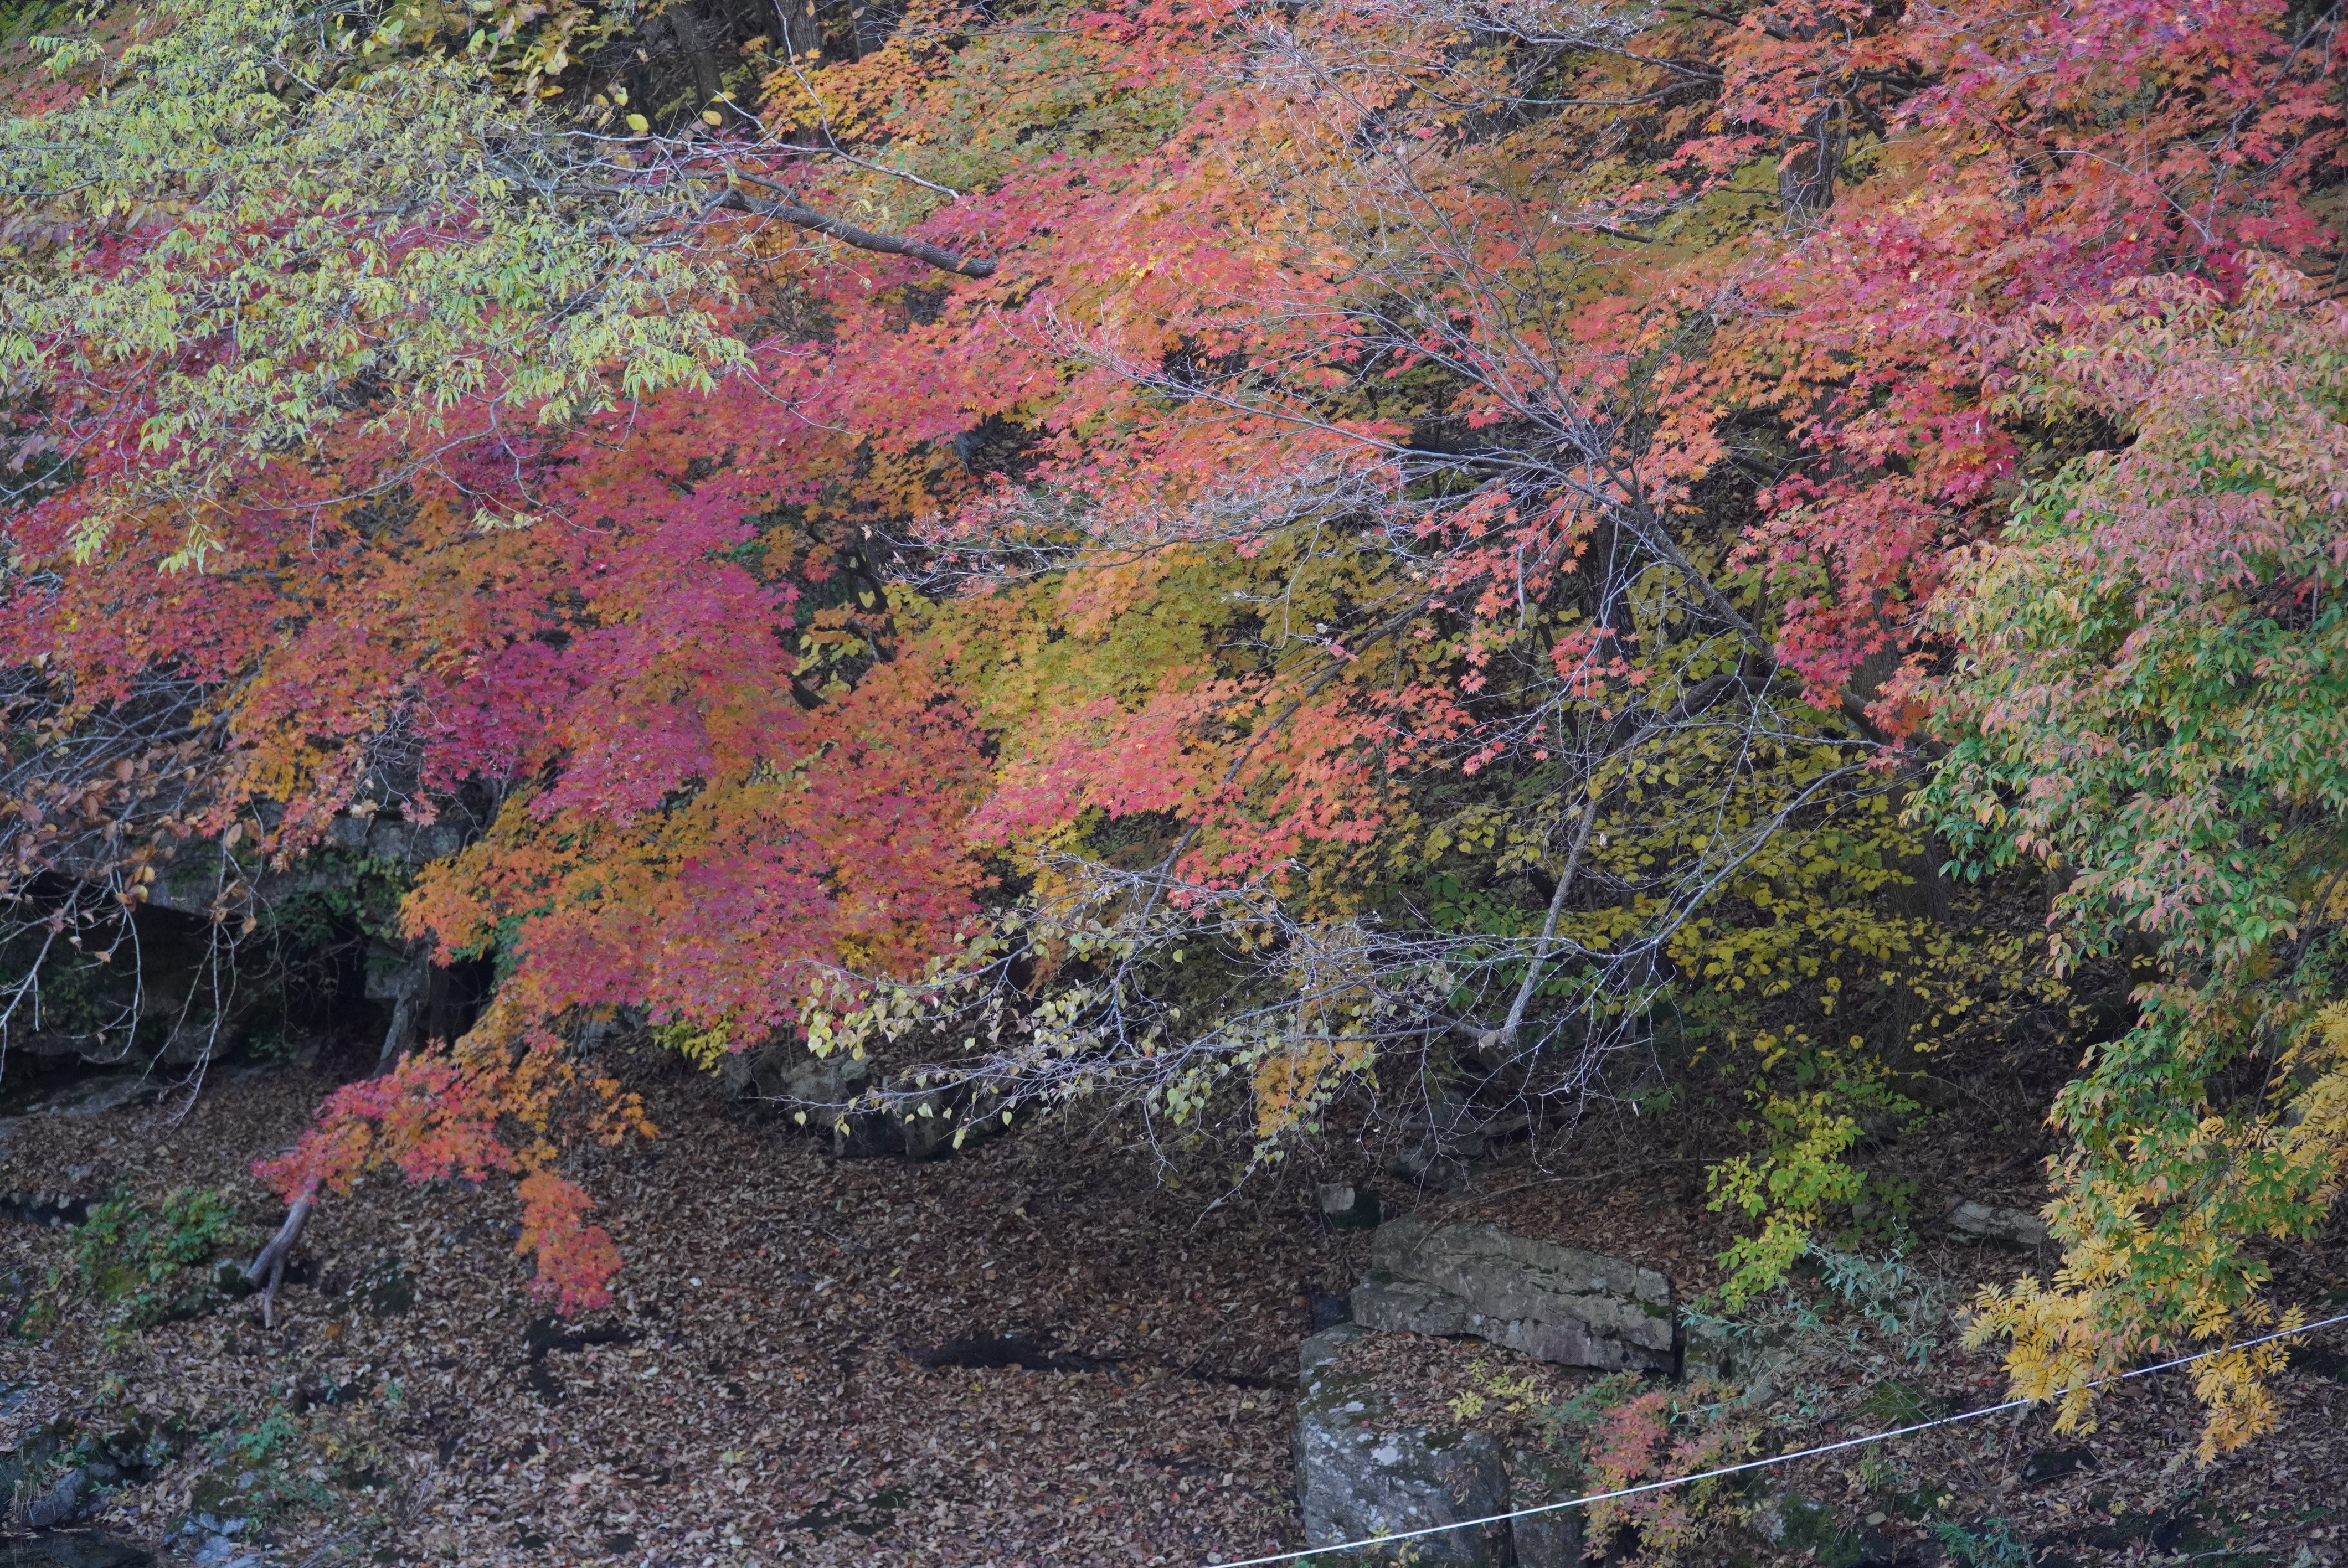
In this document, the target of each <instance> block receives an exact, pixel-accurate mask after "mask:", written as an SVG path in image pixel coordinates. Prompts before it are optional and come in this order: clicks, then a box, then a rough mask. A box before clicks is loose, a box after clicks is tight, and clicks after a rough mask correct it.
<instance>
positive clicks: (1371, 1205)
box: [1320, 1182, 1379, 1231]
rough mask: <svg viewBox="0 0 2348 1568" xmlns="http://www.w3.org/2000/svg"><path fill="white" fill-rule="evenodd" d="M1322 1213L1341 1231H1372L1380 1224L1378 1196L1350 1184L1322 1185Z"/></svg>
mask: <svg viewBox="0 0 2348 1568" xmlns="http://www.w3.org/2000/svg"><path fill="white" fill-rule="evenodd" d="M1320 1197H1321V1213H1322V1214H1323V1216H1324V1217H1325V1218H1326V1219H1327V1220H1328V1222H1329V1223H1330V1225H1333V1226H1334V1227H1335V1228H1336V1229H1338V1230H1341V1231H1352V1230H1372V1229H1375V1227H1376V1225H1377V1223H1378V1217H1379V1215H1378V1195H1377V1194H1375V1193H1374V1192H1372V1191H1370V1190H1369V1189H1368V1188H1367V1187H1357V1186H1354V1184H1352V1183H1350V1182H1323V1184H1321V1194H1320Z"/></svg>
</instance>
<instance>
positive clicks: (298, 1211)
mask: <svg viewBox="0 0 2348 1568" xmlns="http://www.w3.org/2000/svg"><path fill="white" fill-rule="evenodd" d="M311 1205H312V1200H311V1199H309V1198H306V1197H304V1198H296V1199H294V1200H293V1206H292V1207H290V1208H288V1209H287V1210H286V1211H285V1223H284V1224H283V1225H279V1226H278V1227H277V1234H276V1235H273V1236H271V1237H270V1238H269V1245H267V1246H264V1247H263V1248H262V1249H261V1254H260V1255H259V1256H257V1257H255V1258H254V1259H253V1260H252V1267H250V1268H248V1269H246V1270H245V1271H244V1281H245V1283H246V1284H247V1285H262V1281H263V1276H267V1279H268V1283H267V1284H266V1285H265V1286H263V1288H262V1292H261V1322H262V1327H265V1328H274V1327H276V1326H277V1324H276V1315H277V1287H278V1286H280V1285H282V1284H283V1283H284V1281H285V1259H286V1256H287V1255H289V1254H291V1253H292V1252H293V1244H294V1243H295V1242H297V1241H300V1240H301V1239H302V1227H303V1226H304V1225H308V1224H309V1223H310V1209H311Z"/></svg>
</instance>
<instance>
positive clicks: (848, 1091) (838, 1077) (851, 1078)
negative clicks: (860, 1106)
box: [718, 1040, 872, 1122]
mask: <svg viewBox="0 0 2348 1568" xmlns="http://www.w3.org/2000/svg"><path fill="white" fill-rule="evenodd" d="M718 1071H719V1074H720V1081H722V1082H723V1083H724V1084H725V1086H726V1091H727V1092H728V1093H732V1094H738V1095H742V1096H744V1097H746V1098H749V1099H756V1100H778V1101H783V1102H786V1104H785V1106H784V1109H786V1110H792V1111H798V1110H806V1111H807V1112H808V1121H809V1122H814V1121H815V1120H816V1117H817V1116H818V1114H819V1111H818V1110H816V1109H814V1108H817V1107H825V1106H829V1107H833V1108H835V1111H836V1110H837V1108H839V1107H844V1106H845V1105H847V1103H848V1102H850V1100H853V1099H854V1098H855V1097H856V1096H857V1094H858V1093H859V1092H860V1091H862V1089H863V1087H864V1084H865V1081H866V1080H867V1079H868V1078H870V1076H871V1071H872V1064H871V1062H870V1061H867V1060H866V1059H864V1058H862V1057H857V1056H851V1055H850V1054H849V1053H848V1052H846V1051H835V1052H833V1053H832V1054H831V1055H829V1056H817V1055H815V1054H813V1053H812V1052H810V1051H809V1050H808V1049H807V1047H805V1046H803V1045H801V1044H799V1043H798V1042H797V1041H796V1040H786V1041H782V1042H779V1043H778V1044H774V1045H769V1046H767V1047H765V1048H764V1049H762V1050H745V1051H741V1052H738V1053H736V1054H735V1055H732V1056H729V1057H727V1058H726V1060H725V1061H724V1062H723V1064H721V1066H720V1068H719V1070H718Z"/></svg>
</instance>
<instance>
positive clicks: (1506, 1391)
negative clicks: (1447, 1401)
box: [1451, 1359, 1540, 1421]
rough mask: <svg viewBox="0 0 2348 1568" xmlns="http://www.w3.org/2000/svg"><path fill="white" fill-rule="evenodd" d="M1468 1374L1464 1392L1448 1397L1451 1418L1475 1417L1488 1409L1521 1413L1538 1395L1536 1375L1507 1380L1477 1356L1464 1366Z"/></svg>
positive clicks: (1528, 1408) (1526, 1409)
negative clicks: (1454, 1397) (1471, 1362)
mask: <svg viewBox="0 0 2348 1568" xmlns="http://www.w3.org/2000/svg"><path fill="white" fill-rule="evenodd" d="M1538 1399H1540V1380H1539V1379H1537V1378H1533V1377H1532V1376H1530V1375H1529V1374H1528V1375H1527V1376H1525V1377H1522V1378H1518V1379H1517V1380H1516V1381H1514V1382H1510V1381H1509V1379H1508V1378H1506V1377H1504V1376H1503V1375H1502V1374H1501V1373H1500V1372H1499V1371H1498V1370H1497V1369H1495V1368H1491V1367H1488V1366H1487V1365H1485V1364H1484V1362H1483V1361H1482V1360H1480V1359H1479V1360H1478V1361H1477V1362H1475V1364H1474V1365H1472V1366H1470V1367H1469V1368H1468V1390H1467V1392H1465V1393H1463V1394H1461V1395H1460V1396H1459V1397H1458V1398H1457V1399H1454V1400H1452V1401H1451V1417H1452V1419H1454V1420H1459V1421H1473V1420H1477V1419H1480V1418H1481V1417H1482V1416H1483V1414H1484V1413H1485V1412H1486V1411H1487V1410H1492V1409H1497V1410H1498V1411H1499V1412H1500V1413H1501V1414H1502V1415H1506V1416H1521V1415H1525V1414H1527V1413H1529V1411H1530V1410H1531V1409H1533V1406H1534V1403H1535V1402H1536V1401H1537V1400H1538Z"/></svg>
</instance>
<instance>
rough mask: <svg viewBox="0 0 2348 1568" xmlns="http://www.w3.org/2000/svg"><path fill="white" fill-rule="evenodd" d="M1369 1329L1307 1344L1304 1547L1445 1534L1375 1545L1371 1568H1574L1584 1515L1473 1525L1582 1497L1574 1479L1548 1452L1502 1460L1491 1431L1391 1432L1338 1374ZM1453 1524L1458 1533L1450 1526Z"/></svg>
mask: <svg viewBox="0 0 2348 1568" xmlns="http://www.w3.org/2000/svg"><path fill="white" fill-rule="evenodd" d="M1369 1332H1370V1330H1369V1329H1368V1328H1366V1327H1363V1326H1362V1325H1361V1324H1358V1323H1341V1324H1339V1325H1338V1326H1337V1327H1334V1328H1330V1329H1326V1330H1323V1332H1321V1333H1319V1334H1316V1335H1314V1336H1313V1337H1311V1338H1309V1339H1307V1340H1305V1341H1304V1343H1303V1347H1302V1348H1301V1354H1300V1357H1299V1360H1300V1363H1301V1365H1300V1368H1299V1370H1300V1372H1301V1374H1302V1385H1301V1392H1300V1396H1299V1399H1298V1401H1297V1421H1296V1481H1297V1491H1298V1501H1300V1503H1301V1504H1302V1507H1303V1515H1304V1544H1305V1545H1306V1546H1307V1547H1331V1546H1336V1545H1338V1544H1340V1543H1343V1542H1351V1541H1364V1540H1368V1539H1370V1538H1372V1537H1375V1536H1379V1535H1401V1534H1405V1533H1406V1532H1411V1531H1416V1530H1427V1529H1435V1530H1437V1531H1438V1533H1436V1534H1432V1535H1421V1536H1417V1537H1415V1538H1413V1539H1411V1540H1407V1541H1399V1542H1395V1544H1394V1545H1392V1546H1388V1547H1371V1548H1368V1549H1366V1550H1365V1551H1364V1553H1362V1555H1363V1557H1364V1558H1365V1559H1366V1560H1369V1561H1373V1562H1386V1563H1398V1562H1409V1563H1445V1564H1450V1565H1453V1568H1504V1565H1506V1564H1511V1563H1513V1564H1514V1565H1515V1568H1571V1565H1572V1564H1574V1563H1578V1562H1579V1561H1580V1559H1581V1513H1580V1511H1579V1510H1560V1511H1558V1512H1553V1513H1547V1514H1537V1515H1535V1516H1533V1517H1532V1518H1529V1519H1519V1520H1516V1521H1513V1522H1511V1521H1502V1522H1499V1523H1497V1524H1475V1523H1472V1522H1471V1521H1475V1520H1479V1519H1486V1518H1488V1517H1490V1516H1492V1515H1494V1514H1498V1513H1505V1512H1509V1510H1510V1509H1511V1508H1526V1507H1537V1506H1539V1505H1540V1504H1541V1503H1543V1502H1549V1501H1562V1500H1563V1499H1566V1498H1570V1497H1571V1496H1573V1495H1574V1492H1573V1490H1572V1489H1573V1480H1574V1478H1573V1476H1572V1475H1571V1473H1570V1471H1568V1470H1567V1469H1566V1467H1564V1466H1562V1465H1560V1464H1559V1463H1558V1461H1557V1460H1555V1459H1553V1458H1551V1457H1550V1456H1547V1455H1539V1454H1523V1453H1503V1452H1502V1450H1501V1448H1500V1445H1499V1444H1498V1442H1496V1441H1494V1440H1493V1438H1492V1435H1491V1434H1490V1433H1489V1432H1479V1431H1467V1430H1447V1429H1441V1428H1401V1429H1396V1428H1394V1427H1393V1426H1391V1425H1390V1424H1389V1423H1390V1419H1391V1417H1392V1414H1393V1403H1392V1401H1391V1399H1389V1398H1388V1397H1387V1396H1386V1395H1385V1394H1384V1393H1382V1392H1380V1391H1379V1390H1378V1389H1376V1388H1375V1386H1374V1385H1372V1384H1371V1383H1370V1382H1369V1381H1368V1379H1366V1378H1362V1377H1359V1376H1354V1375H1348V1374H1346V1373H1344V1372H1342V1371H1340V1370H1338V1369H1337V1368H1336V1367H1335V1366H1334V1363H1335V1361H1336V1358H1337V1354H1338V1352H1339V1351H1340V1350H1342V1349H1343V1348H1344V1346H1345V1344H1346V1343H1347V1341H1349V1340H1352V1339H1354V1338H1358V1337H1361V1336H1362V1335H1364V1334H1366V1333H1369ZM1446 1525H1456V1526H1457V1528H1456V1529H1442V1528H1441V1527H1443V1526H1446Z"/></svg>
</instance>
